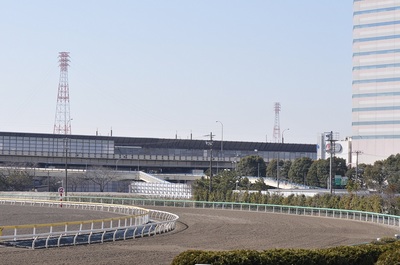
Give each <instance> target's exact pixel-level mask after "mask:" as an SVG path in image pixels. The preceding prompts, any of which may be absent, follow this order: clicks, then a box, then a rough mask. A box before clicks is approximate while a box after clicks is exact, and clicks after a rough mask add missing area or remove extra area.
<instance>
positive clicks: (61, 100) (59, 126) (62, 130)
mask: <svg viewBox="0 0 400 265" xmlns="http://www.w3.org/2000/svg"><path fill="white" fill-rule="evenodd" d="M58 62H59V63H60V81H59V83H58V95H57V107H56V118H55V121H54V131H53V133H54V134H71V117H70V113H69V85H68V66H69V62H70V60H69V52H59V55H58Z"/></svg>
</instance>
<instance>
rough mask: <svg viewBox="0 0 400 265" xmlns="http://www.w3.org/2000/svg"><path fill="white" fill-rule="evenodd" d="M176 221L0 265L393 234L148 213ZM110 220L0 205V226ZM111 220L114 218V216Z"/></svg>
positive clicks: (322, 224)
mask: <svg viewBox="0 0 400 265" xmlns="http://www.w3.org/2000/svg"><path fill="white" fill-rule="evenodd" d="M152 209H157V210H163V211H168V212H172V213H175V214H177V215H179V216H180V219H179V222H178V224H177V228H176V229H175V231H172V232H170V233H167V234H162V235H157V236H154V237H146V238H139V239H131V240H126V241H117V242H107V243H104V244H93V245H81V246H75V247H61V248H50V249H38V250H31V249H21V248H10V247H0V261H1V262H0V263H1V264H59V265H61V264H74V265H76V264H96V265H99V264H171V261H172V259H173V258H174V257H175V256H176V255H178V254H179V253H181V252H183V251H185V250H188V249H201V250H233V249H256V250H264V249H270V248H326V247H331V246H338V245H351V244H359V243H363V242H370V241H372V240H373V239H376V238H377V237H385V236H393V235H394V234H396V233H398V232H399V230H398V229H391V228H388V227H384V226H380V225H374V224H367V223H362V222H356V221H346V220H335V219H328V218H317V217H307V216H293V215H281V214H272V213H255V212H241V211H227V210H208V209H192V208H171V207H152ZM110 215H111V216H112V214H110V213H103V212H95V211H82V210H70V209H60V208H58V209H57V208H42V207H30V206H6V205H0V225H12V224H14V225H15V224H29V223H49V222H58V221H68V220H88V219H98V218H104V217H110ZM114 216H115V215H114Z"/></svg>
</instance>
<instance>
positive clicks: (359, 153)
mask: <svg viewBox="0 0 400 265" xmlns="http://www.w3.org/2000/svg"><path fill="white" fill-rule="evenodd" d="M353 153H355V154H356V183H358V155H361V154H362V151H354V152H353Z"/></svg>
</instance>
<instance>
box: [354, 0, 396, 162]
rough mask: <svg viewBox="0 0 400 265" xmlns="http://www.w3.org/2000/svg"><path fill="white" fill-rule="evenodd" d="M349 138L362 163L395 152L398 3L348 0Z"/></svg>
mask: <svg viewBox="0 0 400 265" xmlns="http://www.w3.org/2000/svg"><path fill="white" fill-rule="evenodd" d="M352 136H353V137H352V140H353V151H361V152H362V153H363V155H362V156H360V162H362V163H368V164H372V163H373V162H374V161H377V160H382V159H386V158H387V157H388V156H390V155H392V154H396V153H398V152H400V1H399V0H384V1H383V0H354V1H353V84H352ZM353 160H354V159H353Z"/></svg>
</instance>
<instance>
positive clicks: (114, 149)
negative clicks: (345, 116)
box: [0, 132, 317, 173]
mask: <svg viewBox="0 0 400 265" xmlns="http://www.w3.org/2000/svg"><path fill="white" fill-rule="evenodd" d="M249 155H258V156H261V157H263V158H264V160H265V161H266V162H267V163H268V162H269V161H271V160H272V159H277V158H279V159H281V160H295V159H296V158H300V157H309V158H311V159H316V157H317V146H316V145H313V144H289V143H288V144H287V143H269V142H264V143H263V142H239V141H223V142H221V141H213V142H212V143H210V141H206V140H190V139H184V140H182V139H162V138H137V137H114V136H88V135H59V134H39V133H18V132H0V163H2V164H3V165H22V164H23V165H25V166H26V165H28V166H34V167H41V168H65V167H66V166H67V167H68V168H72V169H85V168H88V167H94V166H96V167H99V166H104V167H109V168H115V169H116V170H128V171H144V172H150V173H193V172H202V171H205V170H207V169H208V168H209V166H210V160H211V158H212V161H213V168H214V169H215V170H221V169H234V168H235V167H236V164H237V163H238V162H239V161H240V159H241V158H242V157H245V156H249Z"/></svg>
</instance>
